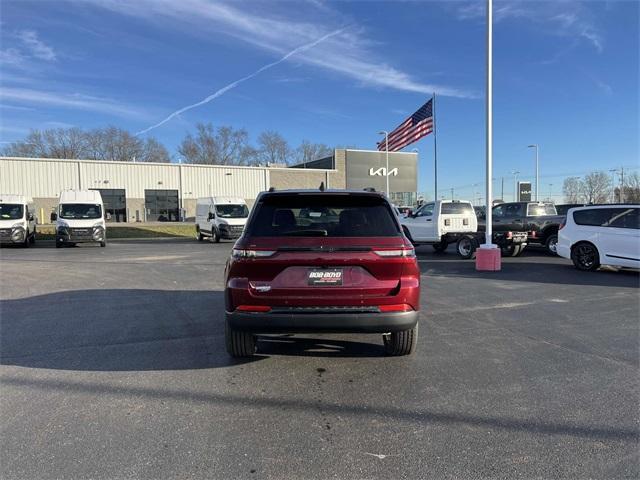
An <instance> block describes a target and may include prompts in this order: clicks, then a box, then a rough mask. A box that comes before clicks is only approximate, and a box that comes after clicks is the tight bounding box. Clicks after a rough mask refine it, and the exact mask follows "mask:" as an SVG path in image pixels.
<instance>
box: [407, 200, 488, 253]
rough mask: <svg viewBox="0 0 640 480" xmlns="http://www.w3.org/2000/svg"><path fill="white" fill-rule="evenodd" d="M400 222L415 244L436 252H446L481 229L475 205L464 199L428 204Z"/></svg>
mask: <svg viewBox="0 0 640 480" xmlns="http://www.w3.org/2000/svg"><path fill="white" fill-rule="evenodd" d="M400 223H401V224H402V227H403V229H404V232H405V235H407V237H409V240H411V242H412V243H413V244H414V245H424V244H427V245H432V246H433V249H434V250H435V251H436V252H444V251H445V250H446V249H447V247H448V246H449V244H450V243H455V242H457V241H458V240H459V239H460V238H461V237H463V236H465V235H466V234H469V233H475V232H476V231H477V230H478V219H477V217H476V214H475V212H474V210H473V205H472V204H471V202H467V201H464V200H438V201H436V202H428V203H425V204H423V205H422V206H421V207H420V208H419V209H418V210H416V211H415V212H413V213H412V214H410V215H409V216H407V217H406V218H401V219H400Z"/></svg>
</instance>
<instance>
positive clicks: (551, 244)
mask: <svg viewBox="0 0 640 480" xmlns="http://www.w3.org/2000/svg"><path fill="white" fill-rule="evenodd" d="M544 246H545V248H546V249H547V253H550V254H551V255H558V234H557V233H552V234H551V235H549V236H548V237H547V240H546V241H545V242H544Z"/></svg>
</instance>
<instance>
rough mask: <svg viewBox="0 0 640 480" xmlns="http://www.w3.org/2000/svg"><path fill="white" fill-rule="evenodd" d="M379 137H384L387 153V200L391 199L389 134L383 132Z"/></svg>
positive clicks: (380, 132) (379, 133)
mask: <svg viewBox="0 0 640 480" xmlns="http://www.w3.org/2000/svg"><path fill="white" fill-rule="evenodd" d="M378 135H384V150H385V152H386V153H387V168H386V169H385V171H384V176H385V177H386V178H387V198H388V197H389V132H387V131H386V130H381V131H379V132H378Z"/></svg>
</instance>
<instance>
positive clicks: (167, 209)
mask: <svg viewBox="0 0 640 480" xmlns="http://www.w3.org/2000/svg"><path fill="white" fill-rule="evenodd" d="M144 207H145V209H146V212H147V221H148V222H177V221H179V219H180V217H179V210H178V191H177V190H145V191H144Z"/></svg>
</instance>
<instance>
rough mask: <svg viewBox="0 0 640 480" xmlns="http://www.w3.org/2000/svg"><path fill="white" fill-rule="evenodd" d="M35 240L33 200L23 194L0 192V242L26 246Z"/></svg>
mask: <svg viewBox="0 0 640 480" xmlns="http://www.w3.org/2000/svg"><path fill="white" fill-rule="evenodd" d="M35 241H36V217H35V207H34V205H33V200H32V199H31V198H29V197H25V196H24V195H3V194H0V244H16V245H22V246H23V247H28V246H29V245H30V244H33V243H35Z"/></svg>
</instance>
